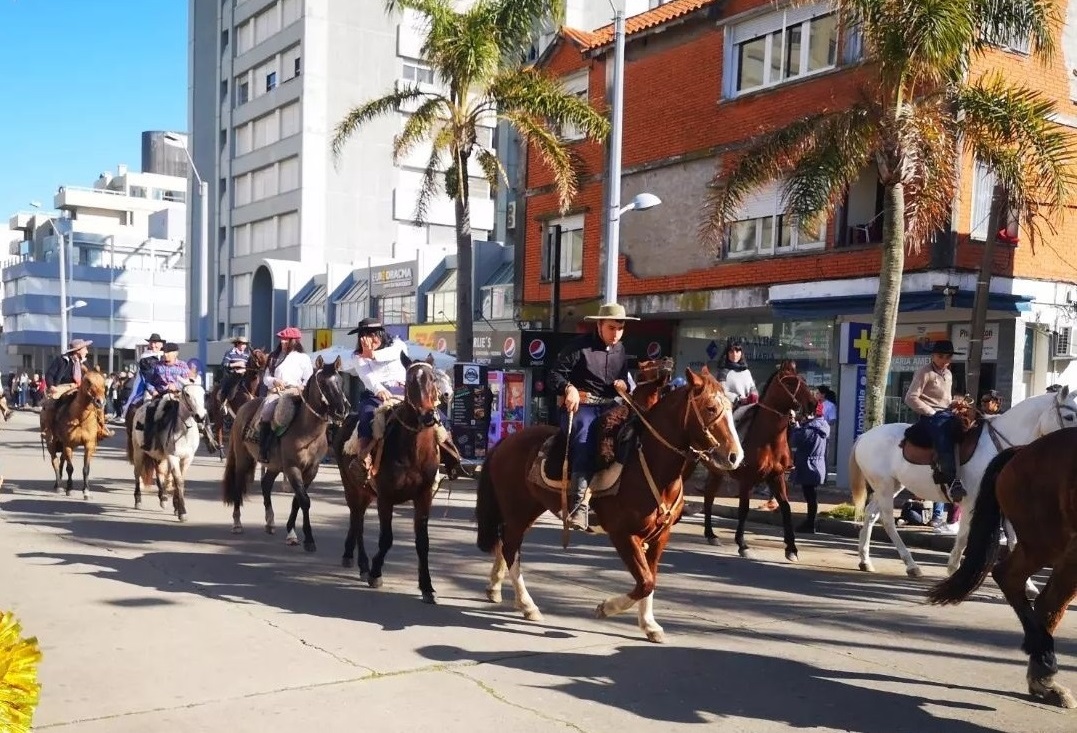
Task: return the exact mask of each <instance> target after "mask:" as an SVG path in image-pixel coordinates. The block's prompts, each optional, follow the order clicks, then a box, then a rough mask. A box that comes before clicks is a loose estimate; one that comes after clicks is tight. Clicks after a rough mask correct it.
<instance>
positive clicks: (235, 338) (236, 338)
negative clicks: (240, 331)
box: [232, 336, 251, 344]
mask: <svg viewBox="0 0 1077 733" xmlns="http://www.w3.org/2000/svg"><path fill="white" fill-rule="evenodd" d="M250 342H251V340H250V339H249V338H247V337H246V336H233V337H232V343H233V344H249V343H250Z"/></svg>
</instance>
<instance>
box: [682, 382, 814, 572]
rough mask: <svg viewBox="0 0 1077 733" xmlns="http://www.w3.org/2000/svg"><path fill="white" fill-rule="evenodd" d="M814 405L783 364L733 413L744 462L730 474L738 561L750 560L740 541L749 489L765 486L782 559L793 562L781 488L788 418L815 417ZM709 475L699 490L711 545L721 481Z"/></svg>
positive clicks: (788, 458)
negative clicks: (780, 532)
mask: <svg viewBox="0 0 1077 733" xmlns="http://www.w3.org/2000/svg"><path fill="white" fill-rule="evenodd" d="M815 402H816V398H815V396H814V394H812V391H811V389H810V388H809V387H808V385H807V383H805V381H804V379H803V377H801V376H800V375H799V374H797V370H796V365H795V364H794V363H793V362H791V361H783V362H782V363H781V365H780V366H779V367H778V370H777V371H775V372H774V374H772V375H771V376H770V379H768V380H767V383H766V384H765V385H764V386H763V392H762V397H761V398H760V400H759V403H758V404H756V405H750V406H748V407H744V408H740V409H738V410H737V429H738V430H740V431H742V432H741V433H740V437H741V440H742V441H743V443H744V463H742V464H741V466H740V467H739V468H738V469H736V470H735V471H730V472H729V476H730V477H731V478H732V479H733V480H734V481H735V482H736V483H737V486H738V489H739V492H740V506H739V508H738V512H737V532H736V535H734V539H735V540H736V543H737V548H738V552H739V553H740V556H741V557H751V551H750V549H749V547H748V543H747V542H745V541H744V523H745V522H746V521H747V519H748V502H749V498H750V496H751V492H752V488H753V487H755V486H756V485H757V484H759V483H763V482H765V483H766V484H767V485H768V486H769V487H770V490H771V493H772V495H773V496H774V498H775V499H777V501H778V507H779V509H780V511H781V513H782V526H783V528H784V531H785V558H786V559H787V560H791V561H793V562H796V561H797V559H798V554H797V545H796V538H795V537H794V535H793V513H792V511H791V510H790V509H789V492H788V488H787V487H786V483H785V474H786V472H787V471H789V469H790V468H791V467H792V466H793V455H792V453H791V452H790V450H789V439H788V434H789V426H790V423H791V422H792V419H793V414H794V413H796V412H800V411H803V412H807V413H809V414H812V413H814V411H815ZM708 473H709V476H708V477H707V484H706V486H705V487H704V489H703V536H704V537H706V538H707V541H708V542H710V543H711V544H717V537H716V536H715V534H714V529H713V527H712V524H711V514H712V512H713V509H714V496H715V494H717V493H718V489H719V487H720V486H721V484H722V481H723V480H724V478H725V476H724V474H723V473H722V472H716V471H713V470H708Z"/></svg>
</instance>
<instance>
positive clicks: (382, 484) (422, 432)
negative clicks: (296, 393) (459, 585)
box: [333, 354, 441, 604]
mask: <svg viewBox="0 0 1077 733" xmlns="http://www.w3.org/2000/svg"><path fill="white" fill-rule="evenodd" d="M400 360H401V361H402V362H403V363H404V366H405V367H407V378H406V381H405V383H404V401H403V402H401V403H399V404H398V405H397V406H396V407H394V408H392V411H391V412H390V414H389V417H388V419H387V421H386V426H385V435H384V437H383V439H382V443H381V446H380V448H377V450H376V453H377V455H376V456H374V457H373V460H374V461H375V465H374V467H373V468H372V470H371V474H372V475H371V476H370V478H369V480H367V481H362V480H361V479H360V477H359V475H358V469H357V467H356V465H355V462H356V460H357V459H356V456H354V455H351V454H347V453H345V452H344V444H345V443H347V442H348V439H349V438H350V437H351V435H352V433H354V432H355V427H356V425H357V424H358V422H359V415H358V413H356V414H353V415H349V416H348V419H347V420H345V421H344V425H343V427H342V428H341V429H340V430H338V431H336V435H335V436H334V438H333V454H334V455H335V456H336V461H337V468H338V469H339V470H340V478H341V480H342V481H343V482H344V498H345V499H346V500H347V502H348V511H349V513H350V522H349V524H348V536H347V538H346V539H345V540H344V556H343V559H342V564H343V565H344V567H346V568H350V567H351V566H352V554H353V552H354V551H355V547H356V545H357V544H358V546H359V580H360V581H362V582H365V583H367V584H368V585H369V586H370V587H371V588H380V587H381V584H382V579H381V571H382V566H383V564H384V563H385V556H386V555H387V554H389V549H390V548H391V547H392V546H393V507H394V506H396V505H397V504H403V503H404V502H406V501H410V502H413V506H414V508H415V520H414V526H415V551H416V553H417V554H418V555H419V590H420V591H421V592H422V595H423V603H431V604H432V603H437V599H436V597H435V593H434V584H433V581H432V580H431V579H430V561H429V555H430V534H429V523H430V507H431V505H432V504H433V502H434V491H435V489H436V488H437V485H438V480H437V474H438V466H439V465H440V462H441V451H440V448H439V447H438V435H437V433H438V431H437V428H438V425H439V424H440V421H439V418H438V413H437V408H438V405H439V403H440V397H441V395H440V389H439V380H438V377H437V374H436V370H435V369H434V367H433V366H432V365H431V364H430V363H428V362H425V361H412V360H411V359H409V358H408V356H407V355H406V354H401V355H400ZM375 500H377V502H378V523H379V525H380V527H381V531H380V534H379V536H378V552H377V554H375V555H374V562H373V563H371V562H370V560H369V559H368V557H367V554H366V547H365V546H364V543H363V522H364V519H365V518H366V510H367V508H368V507H369V506H370V503H371V502H373V501H375Z"/></svg>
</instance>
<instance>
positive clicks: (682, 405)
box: [646, 367, 744, 470]
mask: <svg viewBox="0 0 1077 733" xmlns="http://www.w3.org/2000/svg"><path fill="white" fill-rule="evenodd" d="M684 375H685V384H684V386H682V387H678V388H676V389H675V390H673V392H672V393H670V394H669V396H667V397H664V398H663V399H661V400H658V401H657V402H656V403H655V405H654V407H652V408H651V409H650V410H648V411H647V413H646V417H647V421H648V423H649V426H648V428H649V429H650V430H652V432H654V433H655V434H656V435H657V436H664V437H666V438H670V437H672V436H675V435H677V434H678V433H680V434H681V435H682V436H683V438H681V440H682V441H684V440H686V441H687V443H688V450H687V451H685V452H683V454H682V455H684V456H685V457H686V458H692V457H693V456H692V455H691V454H695V455H694V457H695V458H702V459H704V460H705V461H707V462H708V463H711V464H713V465H714V467H715V468H716V469H719V470H733V469H734V468H736V467H737V466H739V465H740V464H741V462H742V461H743V460H744V448H743V447H742V446H741V444H740V438H739V437H738V436H737V429H736V427H735V426H734V425H733V406H732V405H731V404H730V402H729V398H728V397H726V394H725V390H724V389H722V385H721V384H719V382H718V380H717V379H715V378H714V377H713V376H712V375H711V373H710V372H709V371H708V370H707V368H706V367H704V368H703V370H702V371H700V372H698V373H697V372H693V371H692V370H691V369H685V371H684Z"/></svg>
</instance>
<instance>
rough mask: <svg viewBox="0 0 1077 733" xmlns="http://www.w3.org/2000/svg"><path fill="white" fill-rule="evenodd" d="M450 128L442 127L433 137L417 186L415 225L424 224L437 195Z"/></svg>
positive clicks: (449, 145)
mask: <svg viewBox="0 0 1077 733" xmlns="http://www.w3.org/2000/svg"><path fill="white" fill-rule="evenodd" d="M452 139H453V137H452V128H451V127H449V126H448V125H445V126H443V127H442V128H441V129H439V130H438V131H437V133H436V134H435V135H434V136H433V139H432V140H431V145H430V158H429V160H428V161H427V163H426V168H425V169H423V181H422V183H421V184H420V185H419V196H418V197H417V198H416V199H415V223H416V224H423V223H425V222H426V215H427V213H429V211H430V202H431V201H432V200H433V199H434V196H435V195H437V193H438V191H439V189H438V174H439V173H440V172H441V163H442V160H443V159H444V156H445V153H446V152H449V150H450V148H451V145H452Z"/></svg>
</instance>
